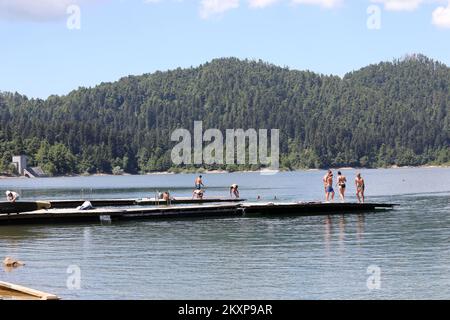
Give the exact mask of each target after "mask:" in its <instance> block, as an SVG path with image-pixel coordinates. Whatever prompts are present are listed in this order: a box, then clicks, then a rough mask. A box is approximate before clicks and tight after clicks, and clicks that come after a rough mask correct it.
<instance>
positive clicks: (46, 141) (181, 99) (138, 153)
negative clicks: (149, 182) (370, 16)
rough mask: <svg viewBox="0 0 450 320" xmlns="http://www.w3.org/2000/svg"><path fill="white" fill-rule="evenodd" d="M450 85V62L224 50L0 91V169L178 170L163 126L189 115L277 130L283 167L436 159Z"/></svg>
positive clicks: (447, 145)
mask: <svg viewBox="0 0 450 320" xmlns="http://www.w3.org/2000/svg"><path fill="white" fill-rule="evenodd" d="M449 84H450V68H449V67H447V66H446V65H444V64H442V63H439V62H436V61H434V60H432V59H429V58H427V57H425V56H423V55H412V56H408V57H406V58H404V59H399V60H396V61H393V62H382V63H379V64H374V65H370V66H367V67H364V68H362V69H360V70H357V71H354V72H351V73H348V74H346V75H345V76H344V77H343V78H340V77H336V76H326V75H320V74H316V73H314V72H310V71H297V70H290V69H288V68H282V67H278V66H275V65H273V64H269V63H265V62H262V61H251V60H239V59H236V58H223V59H215V60H212V61H211V62H208V63H205V64H203V65H201V66H199V67H196V68H188V69H180V68H178V69H175V70H171V71H167V72H155V73H152V74H144V75H141V76H128V77H125V78H122V79H120V80H119V81H117V82H113V83H102V84H100V85H98V86H96V87H94V88H89V89H88V88H79V89H78V90H74V91H72V92H71V93H69V94H68V95H66V96H50V97H49V98H48V99H46V100H40V99H28V98H27V97H26V96H23V95H20V94H17V93H14V94H13V93H1V94H0V157H1V158H0V171H7V170H8V169H9V168H8V166H9V163H10V161H11V159H10V158H11V156H12V155H13V154H20V153H25V154H27V155H28V156H29V161H30V163H31V164H32V165H39V166H41V167H42V168H44V170H45V171H46V172H48V173H50V174H56V175H58V174H68V173H83V172H89V173H94V172H112V171H113V170H116V171H117V170H119V171H120V170H122V169H123V170H125V171H126V172H130V173H136V172H150V171H163V170H168V169H171V168H172V169H174V170H177V169H179V168H174V166H173V164H172V162H171V160H170V151H171V148H172V147H173V146H174V144H175V143H174V142H171V141H170V134H171V132H172V131H173V130H174V129H176V128H186V129H190V130H191V129H192V127H193V123H194V121H195V120H202V121H203V126H204V128H205V129H207V128H218V129H221V130H225V129H228V128H231V129H233V128H243V129H247V128H255V129H259V128H266V129H271V128H278V129H280V149H281V165H282V167H284V168H289V169H295V168H317V167H330V166H333V167H336V166H364V167H378V166H390V165H422V164H430V163H435V164H444V163H449V162H450V151H449V150H450V116H449V113H450V112H449V109H450V93H449ZM204 167H205V168H209V169H212V168H214V169H217V168H218V169H228V170H237V169H244V168H245V169H256V168H257V167H258V166H257V165H256V166H255V165H253V166H241V167H238V166H233V165H228V166H225V165H224V166H204Z"/></svg>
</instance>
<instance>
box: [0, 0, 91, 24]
mask: <svg viewBox="0 0 450 320" xmlns="http://www.w3.org/2000/svg"><path fill="white" fill-rule="evenodd" d="M99 1H100V0H95V1H93V0H91V1H88V0H0V18H6V19H18V20H31V21H51V20H58V19H61V18H64V17H67V12H66V10H67V8H68V7H69V6H70V5H74V4H75V5H76V4H78V5H80V4H82V3H83V2H86V3H87V2H90V3H92V2H99Z"/></svg>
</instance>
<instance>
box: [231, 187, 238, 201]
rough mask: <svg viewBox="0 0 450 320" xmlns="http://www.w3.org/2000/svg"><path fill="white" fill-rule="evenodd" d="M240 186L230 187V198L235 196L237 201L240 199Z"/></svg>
mask: <svg viewBox="0 0 450 320" xmlns="http://www.w3.org/2000/svg"><path fill="white" fill-rule="evenodd" d="M238 188H239V186H238V185H237V184H232V185H231V187H230V197H233V195H234V196H235V198H236V199H239V190H238Z"/></svg>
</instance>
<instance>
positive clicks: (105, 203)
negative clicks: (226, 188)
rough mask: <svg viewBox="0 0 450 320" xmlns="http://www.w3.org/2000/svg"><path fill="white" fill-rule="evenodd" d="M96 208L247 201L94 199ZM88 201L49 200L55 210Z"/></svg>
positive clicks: (223, 199) (180, 198)
mask: <svg viewBox="0 0 450 320" xmlns="http://www.w3.org/2000/svg"><path fill="white" fill-rule="evenodd" d="M87 200H88V201H90V202H91V203H92V205H93V206H94V207H124V206H134V205H140V206H155V205H167V204H169V205H175V204H200V203H230V202H231V203H233V202H242V201H245V200H246V199H232V198H206V197H205V198H203V199H193V198H190V197H176V198H172V199H170V200H169V201H165V200H162V199H155V198H143V199H92V200H89V199H87ZM84 201H86V200H49V202H50V204H51V207H52V208H53V209H68V208H76V207H78V206H81V205H82V204H83V202H84Z"/></svg>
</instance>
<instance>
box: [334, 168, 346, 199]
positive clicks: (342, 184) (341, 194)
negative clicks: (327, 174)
mask: <svg viewBox="0 0 450 320" xmlns="http://www.w3.org/2000/svg"><path fill="white" fill-rule="evenodd" d="M346 182H347V178H346V177H345V176H343V175H342V173H341V172H340V171H338V178H337V184H336V185H337V186H338V187H339V197H340V198H341V201H342V202H345V188H346V185H345V183H346Z"/></svg>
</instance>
